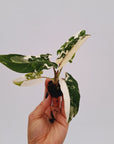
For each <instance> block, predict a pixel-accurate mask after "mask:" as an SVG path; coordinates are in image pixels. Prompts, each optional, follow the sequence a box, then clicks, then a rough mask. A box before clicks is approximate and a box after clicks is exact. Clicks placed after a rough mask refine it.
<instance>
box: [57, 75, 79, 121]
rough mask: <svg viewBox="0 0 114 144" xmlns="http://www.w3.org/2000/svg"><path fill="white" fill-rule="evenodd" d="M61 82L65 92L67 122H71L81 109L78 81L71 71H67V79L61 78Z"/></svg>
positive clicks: (62, 89)
mask: <svg viewBox="0 0 114 144" xmlns="http://www.w3.org/2000/svg"><path fill="white" fill-rule="evenodd" d="M59 84H60V88H61V91H62V93H63V98H64V108H65V114H66V118H67V122H70V121H71V120H72V119H73V117H75V115H76V114H77V112H78V109H79V102H80V93H79V88H78V83H77V81H76V80H75V79H74V78H73V77H72V76H71V75H70V74H69V73H66V75H65V79H60V80H59Z"/></svg>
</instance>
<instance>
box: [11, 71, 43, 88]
mask: <svg viewBox="0 0 114 144" xmlns="http://www.w3.org/2000/svg"><path fill="white" fill-rule="evenodd" d="M42 74H43V71H41V72H39V73H38V72H34V73H27V74H25V75H24V76H22V77H19V78H17V79H15V80H14V81H13V83H14V84H16V85H18V86H22V87H28V86H34V85H36V84H39V83H41V82H42V78H41V75H42Z"/></svg>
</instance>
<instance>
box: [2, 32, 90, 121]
mask: <svg viewBox="0 0 114 144" xmlns="http://www.w3.org/2000/svg"><path fill="white" fill-rule="evenodd" d="M89 36H90V35H88V34H86V31H85V30H82V31H80V32H79V33H78V34H77V35H76V36H72V37H71V38H70V39H69V40H68V41H67V42H65V43H64V44H63V45H62V46H61V47H60V49H59V50H58V51H57V55H58V57H57V60H56V62H51V61H50V56H51V54H41V55H40V56H25V55H19V54H9V55H0V62H1V63H2V64H4V65H5V66H7V67H8V68H9V69H11V70H13V71H15V72H19V73H25V75H24V76H22V77H20V78H17V79H16V80H14V81H13V83H14V84H16V85H18V86H31V85H35V84H37V83H39V82H40V81H41V80H42V78H47V77H46V76H43V71H44V70H49V69H51V68H53V70H54V78H50V79H51V80H52V82H53V84H55V85H56V86H58V84H59V86H60V90H61V91H62V94H63V98H64V105H65V113H66V117H67V121H68V122H70V121H71V120H72V118H73V117H74V116H75V115H76V114H77V112H78V109H79V101H80V93H79V88H78V83H77V81H76V80H75V79H74V78H73V77H72V76H71V75H70V74H69V73H66V74H65V78H60V73H61V71H62V68H63V66H64V65H65V64H66V63H67V62H70V63H71V62H72V60H73V58H74V56H75V54H76V52H77V50H78V49H79V48H80V46H81V45H82V44H83V43H84V42H85V41H86V39H87V38H88V37H89Z"/></svg>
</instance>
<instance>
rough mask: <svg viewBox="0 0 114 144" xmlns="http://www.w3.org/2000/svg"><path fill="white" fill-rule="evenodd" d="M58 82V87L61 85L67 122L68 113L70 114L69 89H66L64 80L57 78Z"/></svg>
mask: <svg viewBox="0 0 114 144" xmlns="http://www.w3.org/2000/svg"><path fill="white" fill-rule="evenodd" d="M59 84H60V87H61V91H62V93H63V98H64V107H65V114H66V118H67V122H68V120H69V115H70V96H69V91H68V87H67V85H66V82H65V80H63V79H62V78H60V79H59Z"/></svg>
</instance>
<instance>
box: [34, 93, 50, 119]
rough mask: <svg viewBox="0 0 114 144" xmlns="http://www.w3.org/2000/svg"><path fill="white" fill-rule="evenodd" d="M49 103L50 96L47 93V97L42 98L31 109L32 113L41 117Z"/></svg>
mask: <svg viewBox="0 0 114 144" xmlns="http://www.w3.org/2000/svg"><path fill="white" fill-rule="evenodd" d="M50 105H51V96H50V95H49V96H48V97H47V99H44V100H43V101H42V102H41V103H40V104H39V105H38V106H37V107H36V109H35V110H34V111H33V115H34V116H35V117H37V118H38V117H41V116H42V115H43V114H44V113H45V111H46V109H47V108H48V107H49V106H50Z"/></svg>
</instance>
